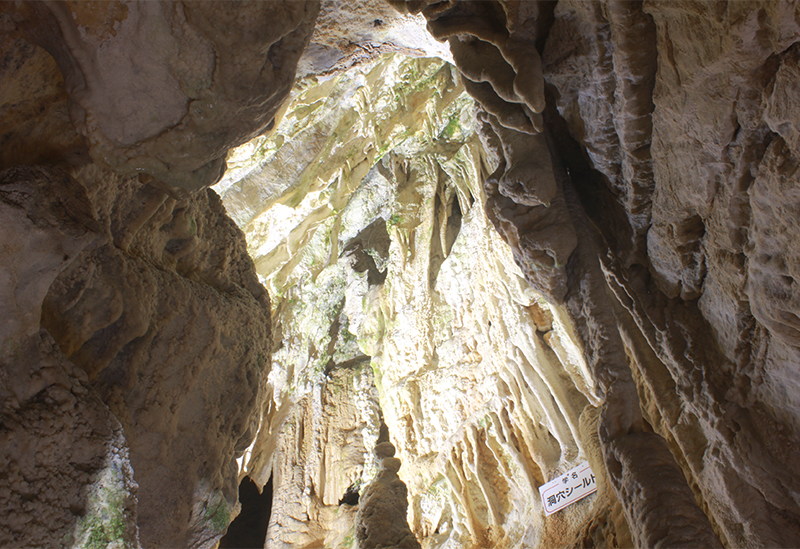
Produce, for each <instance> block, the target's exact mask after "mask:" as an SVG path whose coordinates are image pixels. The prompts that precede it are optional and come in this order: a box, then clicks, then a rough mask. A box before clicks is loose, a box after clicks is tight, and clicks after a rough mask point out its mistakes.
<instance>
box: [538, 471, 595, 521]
mask: <svg viewBox="0 0 800 549" xmlns="http://www.w3.org/2000/svg"><path fill="white" fill-rule="evenodd" d="M596 491H597V482H596V481H595V479H594V473H592V469H591V468H590V467H589V463H588V462H586V461H584V462H583V463H581V464H580V465H578V466H577V467H575V468H573V469H570V470H569V471H567V472H566V473H564V474H563V475H561V476H560V477H557V478H554V479H553V480H551V481H550V482H548V483H547V484H542V485H541V486H539V493H540V494H541V496H542V503H543V504H544V513H545V515H552V514H553V513H555V512H556V511H560V510H561V509H563V508H564V507H566V506H568V505H572V504H573V503H575V502H576V501H578V500H579V499H583V498H585V497H586V496H588V495H589V494H593V493H595V492H596Z"/></svg>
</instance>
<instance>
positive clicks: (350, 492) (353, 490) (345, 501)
mask: <svg viewBox="0 0 800 549" xmlns="http://www.w3.org/2000/svg"><path fill="white" fill-rule="evenodd" d="M358 496H359V494H358V487H357V486H356V485H355V484H351V485H350V487H349V488H348V489H347V491H346V492H345V493H344V495H343V496H342V499H340V500H339V505H358Z"/></svg>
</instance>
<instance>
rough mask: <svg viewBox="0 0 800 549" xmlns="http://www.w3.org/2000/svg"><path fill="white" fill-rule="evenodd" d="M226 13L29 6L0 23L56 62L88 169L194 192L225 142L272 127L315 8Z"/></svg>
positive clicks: (193, 5) (286, 5)
mask: <svg viewBox="0 0 800 549" xmlns="http://www.w3.org/2000/svg"><path fill="white" fill-rule="evenodd" d="M230 7H231V6H230V3H229V2H225V1H220V2H210V1H204V2H168V1H166V2H160V1H157V2H130V3H128V2H50V3H44V2H32V3H30V4H26V5H20V6H19V7H17V8H16V9H15V8H14V7H11V8H10V9H9V10H8V13H7V14H6V17H5V18H4V19H5V22H6V24H8V25H15V26H16V27H17V29H18V32H19V34H21V35H23V36H24V37H25V38H27V39H28V40H29V41H30V42H32V43H34V44H37V45H39V46H41V47H43V48H44V49H45V50H47V52H48V53H49V54H50V55H52V57H53V58H54V59H55V61H56V63H57V64H58V68H59V69H60V71H61V73H62V75H63V78H64V83H65V87H66V92H67V95H68V96H69V116H70V119H71V121H72V123H73V125H74V126H75V129H76V130H77V131H78V133H79V134H80V135H82V136H83V137H84V140H85V143H86V144H87V146H88V150H89V154H90V155H91V156H92V159H93V160H94V161H95V162H98V163H99V164H101V165H103V166H107V167H109V168H111V169H113V170H115V171H117V172H118V173H123V174H131V173H137V172H141V171H144V172H146V173H149V174H150V175H152V176H153V177H155V178H156V179H157V180H159V181H162V182H164V183H166V184H167V185H169V186H172V187H175V188H182V189H185V190H188V191H194V190H198V189H201V188H203V187H205V186H208V185H212V184H214V183H216V181H217V180H218V179H219V178H220V177H221V175H222V173H223V171H224V170H225V155H226V153H227V152H228V149H229V148H230V147H231V146H236V145H240V144H241V143H244V142H245V141H248V140H249V139H251V138H253V137H255V136H256V135H259V134H261V133H263V132H264V130H265V129H267V128H268V127H269V126H270V124H272V122H273V120H274V117H275V114H276V113H277V110H278V108H279V107H280V104H281V103H282V102H283V100H284V98H285V97H286V95H287V94H288V93H289V90H290V89H291V86H292V83H293V81H294V68H295V67H296V65H297V61H298V59H299V58H300V55H301V54H302V53H303V49H304V48H305V46H306V44H307V42H308V38H309V36H310V34H311V31H312V29H313V26H314V20H315V18H316V14H317V11H318V9H319V3H318V2H315V1H313V0H311V1H309V2H281V3H278V2H259V1H253V2H243V3H239V4H237V5H236V9H230ZM232 28H235V29H236V32H230V30H231V29H232ZM62 97H63V96H62ZM21 99H22V98H21ZM25 99H27V98H25ZM22 100H23V101H24V99H22ZM38 145H39V146H41V143H40V144H38Z"/></svg>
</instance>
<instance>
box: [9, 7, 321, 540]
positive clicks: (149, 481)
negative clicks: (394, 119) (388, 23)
mask: <svg viewBox="0 0 800 549" xmlns="http://www.w3.org/2000/svg"><path fill="white" fill-rule="evenodd" d="M230 7H231V5H230V4H229V3H228V2H217V3H214V2H198V3H180V2H163V3H160V2H97V3H91V2H74V3H72V2H51V3H47V4H45V3H30V4H23V3H4V4H3V6H2V9H1V10H0V23H1V24H2V26H1V30H2V33H3V34H2V47H3V57H2V64H0V72H2V85H3V88H2V95H0V97H2V109H3V111H2V112H3V129H2V141H3V144H4V147H3V154H2V161H1V162H0V164H2V167H4V168H5V167H7V166H13V165H15V164H18V163H37V162H40V163H46V164H48V165H49V167H19V168H12V169H9V170H6V171H5V172H3V182H2V186H3V191H2V192H3V212H4V213H3V215H4V222H3V229H2V231H3V232H2V241H1V242H2V249H3V254H4V259H3V269H4V271H3V272H4V273H5V274H4V275H3V281H4V282H3V284H4V288H5V289H4V290H3V292H4V297H3V307H4V316H5V317H6V318H4V320H3V325H2V326H3V342H4V343H3V365H2V366H3V370H2V379H3V389H2V399H3V400H2V407H3V408H2V409H3V411H2V414H3V416H2V425H3V431H2V432H3V437H4V438H3V457H2V459H3V465H4V467H3V469H4V473H3V475H4V476H3V477H2V478H3V481H2V505H3V509H4V512H3V517H2V518H1V519H0V544H2V545H3V546H20V547H28V546H62V545H75V546H81V547H105V546H106V545H108V544H112V545H113V546H138V545H139V544H140V543H141V545H143V546H146V547H159V546H169V547H180V546H192V547H209V546H213V545H214V544H215V543H216V540H217V539H218V538H219V536H221V535H222V533H224V531H225V529H226V528H227V526H228V523H229V522H230V520H231V518H232V516H233V515H234V514H235V512H236V510H237V505H238V504H237V485H238V480H239V478H238V469H237V464H236V458H240V457H241V456H242V454H243V453H244V452H245V450H246V449H247V448H248V446H249V445H250V443H251V442H252V439H253V437H254V436H255V434H256V432H257V430H258V427H259V417H260V416H261V413H262V410H263V409H264V408H265V407H266V406H267V403H268V396H269V390H268V385H267V375H268V373H269V367H270V324H271V323H270V303H269V298H268V295H267V293H266V290H265V289H264V288H263V287H262V286H261V285H260V284H259V282H258V279H257V276H256V274H255V271H254V268H253V264H252V261H251V260H250V258H249V257H248V255H247V252H246V249H245V246H244V239H243V235H242V233H241V231H239V229H237V228H236V226H235V225H234V224H233V222H232V221H231V220H230V219H228V218H227V216H226V215H225V213H224V209H223V207H222V205H221V203H220V201H219V199H218V197H217V196H216V194H215V193H214V192H213V191H208V190H205V189H204V188H203V187H205V186H207V185H209V184H211V183H214V182H215V181H216V180H217V179H218V178H219V177H220V176H221V174H222V170H223V169H224V160H225V155H226V153H227V150H228V148H230V147H231V146H233V145H238V144H240V143H242V142H243V141H246V140H248V139H250V138H252V137H253V136H254V135H257V134H259V133H261V132H263V131H264V130H265V129H266V128H267V127H268V126H269V125H270V124H271V122H272V120H273V119H274V116H275V114H276V112H277V109H278V107H279V106H280V104H281V102H282V101H283V100H284V98H285V97H286V95H288V92H289V89H290V87H291V85H292V82H293V78H294V71H295V66H296V63H297V59H298V58H299V56H300V55H301V53H302V51H303V48H304V46H305V44H306V42H307V40H308V37H309V36H310V33H311V30H312V28H313V22H314V18H315V16H316V11H317V6H316V4H315V3H314V2H309V3H298V2H292V3H286V4H278V3H264V2H251V3H240V4H237V6H236V9H229V8H230ZM231 28H236V32H235V33H233V32H230V29H231ZM39 46H41V47H39ZM51 56H52V57H51ZM53 166H58V167H53ZM136 174H142V175H136ZM187 191H189V192H187ZM45 296H46V297H45ZM6 308H7V309H8V310H7V311H6ZM6 319H8V320H6Z"/></svg>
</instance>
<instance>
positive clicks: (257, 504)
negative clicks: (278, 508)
mask: <svg viewBox="0 0 800 549" xmlns="http://www.w3.org/2000/svg"><path fill="white" fill-rule="evenodd" d="M239 503H240V504H241V506H242V510H241V512H240V513H239V516H237V517H236V518H235V519H234V521H233V522H232V523H231V524H230V526H228V532H227V533H226V534H225V535H224V536H223V537H222V539H221V540H220V541H219V549H225V548H229V549H233V548H236V549H251V548H253V549H261V548H262V547H264V541H265V540H266V538H267V527H268V526H269V517H270V512H271V511H272V477H271V476H270V478H269V482H267V484H266V486H264V489H263V490H262V491H261V493H259V491H258V487H257V486H256V483H255V482H253V479H251V478H250V477H247V476H246V477H244V478H243V479H242V482H241V483H240V484H239Z"/></svg>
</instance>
